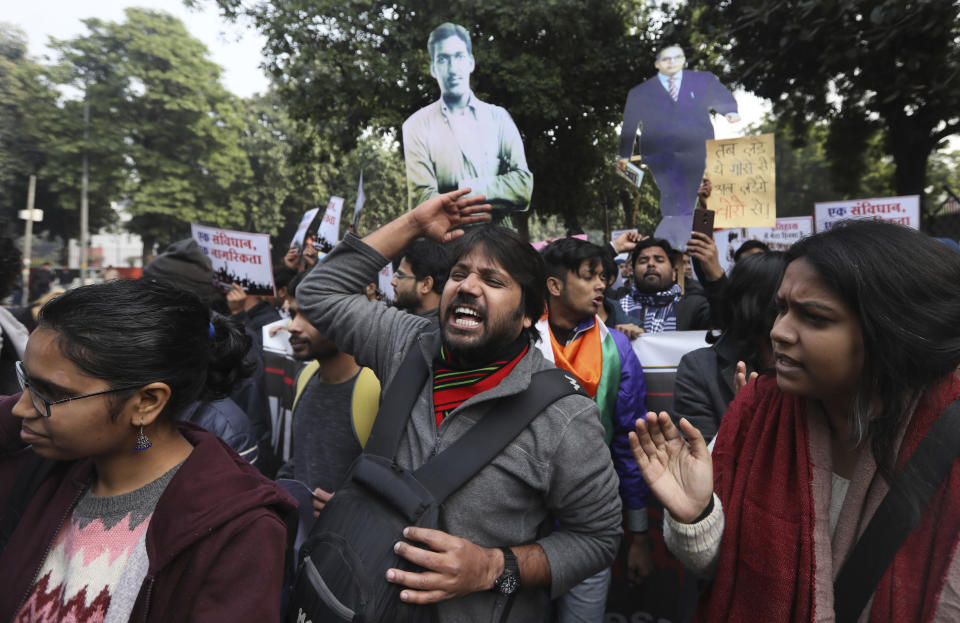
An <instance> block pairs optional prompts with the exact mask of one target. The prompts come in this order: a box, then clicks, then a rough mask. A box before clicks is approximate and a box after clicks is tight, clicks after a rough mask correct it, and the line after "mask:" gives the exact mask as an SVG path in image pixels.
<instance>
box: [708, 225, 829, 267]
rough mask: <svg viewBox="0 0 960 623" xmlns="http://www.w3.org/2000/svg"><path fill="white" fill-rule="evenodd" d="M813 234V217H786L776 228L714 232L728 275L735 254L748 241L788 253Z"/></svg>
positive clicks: (734, 229)
mask: <svg viewBox="0 0 960 623" xmlns="http://www.w3.org/2000/svg"><path fill="white" fill-rule="evenodd" d="M811 234H813V217H812V216H786V217H783V218H778V219H777V225H776V226H775V227H736V228H733V229H719V230H717V231H715V232H713V240H714V242H716V243H717V252H718V253H719V255H720V265H721V266H723V270H724V271H726V272H727V273H729V272H730V269H731V268H733V254H734V253H736V252H737V249H739V248H740V245H742V244H743V243H744V242H746V241H747V240H759V241H760V242H763V243H764V244H766V245H767V246H768V247H770V249H771V250H773V251H786V250H787V249H789V248H790V245H792V244H793V243H794V242H796V241H797V240H800V239H801V238H803V237H805V236H809V235H811Z"/></svg>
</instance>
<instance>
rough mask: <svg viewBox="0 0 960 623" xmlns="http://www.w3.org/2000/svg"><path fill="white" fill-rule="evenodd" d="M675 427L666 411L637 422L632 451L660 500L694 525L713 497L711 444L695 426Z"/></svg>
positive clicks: (673, 513)
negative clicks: (709, 446)
mask: <svg viewBox="0 0 960 623" xmlns="http://www.w3.org/2000/svg"><path fill="white" fill-rule="evenodd" d="M680 428H681V429H683V433H684V434H685V435H686V436H687V439H684V438H683V436H681V435H680V430H678V429H677V427H676V426H674V425H673V422H672V421H671V420H670V416H669V415H667V412H666V411H661V412H660V415H657V414H655V413H653V412H651V413H648V414H647V418H646V419H643V418H640V419H638V420H637V431H636V432H635V433H630V449H631V450H632V451H633V456H634V458H635V459H636V460H637V465H639V466H640V471H641V472H643V478H644V480H646V481H647V484H648V485H650V490H651V491H653V493H654V495H656V496H657V499H659V500H660V502H661V503H662V504H663V506H664V507H665V508H666V509H667V510H668V511H670V514H671V515H673V517H674V518H675V519H677V520H678V521H682V522H685V523H690V522H692V521H693V520H694V519H696V518H697V517H698V516H699V515H700V514H701V513H702V512H703V511H704V509H706V507H707V505H708V504H709V503H710V497H711V496H712V495H713V461H712V459H711V458H710V452H709V451H708V450H707V444H706V442H705V441H704V440H703V435H701V434H700V431H698V430H697V429H696V428H695V427H694V426H693V424H691V423H690V422H688V421H687V420H686V419H682V420H680Z"/></svg>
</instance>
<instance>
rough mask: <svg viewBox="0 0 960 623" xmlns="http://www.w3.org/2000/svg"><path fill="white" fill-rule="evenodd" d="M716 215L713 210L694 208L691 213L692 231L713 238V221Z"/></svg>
mask: <svg viewBox="0 0 960 623" xmlns="http://www.w3.org/2000/svg"><path fill="white" fill-rule="evenodd" d="M716 216H717V213H716V212H714V211H713V210H705V209H703V208H696V209H694V211H693V231H698V232H700V233H701V234H706V235H708V236H710V237H711V238H712V237H713V219H714V218H715V217H716Z"/></svg>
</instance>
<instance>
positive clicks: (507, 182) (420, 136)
mask: <svg viewBox="0 0 960 623" xmlns="http://www.w3.org/2000/svg"><path fill="white" fill-rule="evenodd" d="M427 49H428V50H429V51H430V74H431V75H432V76H433V77H434V78H436V79H437V84H439V85H440V96H441V97H440V99H439V100H437V101H436V102H434V103H432V104H430V105H429V106H425V107H423V108H421V109H420V110H418V111H417V112H415V113H413V114H412V115H410V117H409V118H407V120H406V121H405V122H404V123H403V153H404V159H405V160H406V165H407V197H408V203H409V207H410V208H411V209H412V208H413V207H414V206H417V205H419V204H421V203H423V202H424V201H426V200H427V199H429V198H431V197H434V196H436V195H438V194H441V193H446V192H450V191H452V190H457V189H458V188H471V189H472V193H471V194H474V195H486V197H487V202H488V203H490V204H491V205H492V206H493V208H494V210H493V212H494V216H500V215H503V214H506V213H508V212H515V211H523V210H526V209H527V207H528V205H529V203H530V195H531V194H532V193H533V173H531V172H530V170H529V169H528V168H527V158H526V155H525V154H524V151H523V142H522V141H521V139H520V132H519V131H518V130H517V126H516V125H514V123H513V119H511V118H510V114H509V113H508V112H507V111H506V110H504V109H503V108H501V107H500V106H494V105H492V104H487V103H485V102H482V101H480V100H479V99H477V97H476V96H475V95H474V94H473V91H472V90H471V89H470V74H471V73H472V72H473V69H474V67H475V61H474V58H473V46H472V45H471V43H470V34H469V33H468V32H467V31H466V29H464V28H463V27H462V26H458V25H456V24H451V23H445V24H441V25H440V26H438V27H437V28H436V29H435V30H434V31H433V32H432V33H430V37H429V39H428V40H427Z"/></svg>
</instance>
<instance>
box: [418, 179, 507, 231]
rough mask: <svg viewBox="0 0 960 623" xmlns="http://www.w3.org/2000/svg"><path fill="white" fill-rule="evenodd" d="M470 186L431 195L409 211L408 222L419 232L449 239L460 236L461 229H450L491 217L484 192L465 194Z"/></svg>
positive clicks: (487, 219)
mask: <svg viewBox="0 0 960 623" xmlns="http://www.w3.org/2000/svg"><path fill="white" fill-rule="evenodd" d="M469 193H470V189H469V188H461V189H460V190H455V191H453V192H449V193H444V194H442V195H436V196H435V197H431V198H429V199H427V200H426V201H424V202H423V203H421V204H420V205H418V206H417V207H416V208H414V209H413V211H412V212H410V214H409V217H410V222H411V223H413V225H414V227H415V228H416V229H417V230H418V231H419V233H420V235H422V236H425V237H427V238H430V239H431V240H436V241H437V242H450V241H451V240H453V239H455V238H458V237H460V236H462V235H463V230H460V229H458V230H456V231H452V230H454V229H455V228H457V227H460V226H461V225H470V224H473V223H483V222H485V221H489V220H490V214H488V213H489V212H490V208H491V206H490V204H489V203H484V202H485V201H486V200H487V198H486V197H485V196H483V195H476V196H473V197H469V196H467V195H468V194H469Z"/></svg>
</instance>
